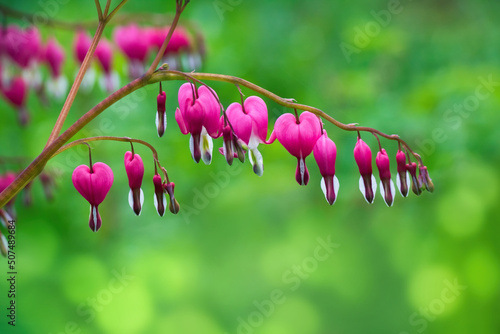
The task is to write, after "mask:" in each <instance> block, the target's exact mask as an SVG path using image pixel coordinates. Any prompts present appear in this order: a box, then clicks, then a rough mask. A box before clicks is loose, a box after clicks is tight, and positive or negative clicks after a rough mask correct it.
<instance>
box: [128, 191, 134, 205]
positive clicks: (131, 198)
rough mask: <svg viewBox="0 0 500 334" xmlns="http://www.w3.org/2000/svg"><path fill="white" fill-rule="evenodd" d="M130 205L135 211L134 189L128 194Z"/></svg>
mask: <svg viewBox="0 0 500 334" xmlns="http://www.w3.org/2000/svg"><path fill="white" fill-rule="evenodd" d="M128 205H130V208H132V210H134V196H133V195H132V189H130V190H129V192H128Z"/></svg>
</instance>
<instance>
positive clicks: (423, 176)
mask: <svg viewBox="0 0 500 334" xmlns="http://www.w3.org/2000/svg"><path fill="white" fill-rule="evenodd" d="M418 171H419V174H418V179H419V182H420V184H421V185H422V186H424V187H425V189H426V190H427V191H429V192H433V191H434V183H432V180H431V178H430V176H429V172H428V171H427V167H426V166H419V167H418Z"/></svg>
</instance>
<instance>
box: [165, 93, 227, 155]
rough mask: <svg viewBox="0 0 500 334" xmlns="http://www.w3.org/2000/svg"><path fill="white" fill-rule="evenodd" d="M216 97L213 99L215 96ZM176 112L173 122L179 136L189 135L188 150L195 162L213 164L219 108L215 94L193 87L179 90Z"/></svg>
mask: <svg viewBox="0 0 500 334" xmlns="http://www.w3.org/2000/svg"><path fill="white" fill-rule="evenodd" d="M214 95H215V96H214ZM178 99H179V108H177V110H176V111H175V120H176V121H177V123H178V124H179V128H180V130H181V132H182V134H188V133H190V134H191V138H190V140H189V148H190V150H191V156H192V157H193V160H194V161H195V162H197V163H198V162H199V161H200V159H202V160H203V162H204V163H205V164H207V165H209V164H210V163H211V162H212V149H213V143H212V138H217V137H218V136H219V126H220V124H219V116H220V107H219V103H218V101H217V99H218V97H217V94H216V93H215V92H214V91H213V90H212V91H211V90H209V88H207V87H205V86H201V87H200V88H199V89H197V88H196V87H195V86H194V85H193V84H192V83H185V84H183V85H182V86H181V87H180V88H179V95H178Z"/></svg>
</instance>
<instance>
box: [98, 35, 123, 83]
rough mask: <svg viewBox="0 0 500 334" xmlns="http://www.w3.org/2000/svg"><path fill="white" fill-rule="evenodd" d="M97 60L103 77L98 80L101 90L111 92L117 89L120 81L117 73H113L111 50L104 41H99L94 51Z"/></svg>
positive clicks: (108, 44)
mask: <svg viewBox="0 0 500 334" xmlns="http://www.w3.org/2000/svg"><path fill="white" fill-rule="evenodd" d="M95 55H96V57H97V60H98V61H99V63H100V64H101V67H102V70H103V71H104V76H103V77H102V78H101V80H100V85H101V88H102V89H104V90H106V91H108V92H113V91H115V90H117V89H118V86H119V85H120V79H119V78H118V73H116V72H114V71H113V49H112V47H111V44H110V43H109V42H108V41H107V40H106V39H104V38H103V39H101V40H100V41H99V44H98V45H97V48H96V50H95Z"/></svg>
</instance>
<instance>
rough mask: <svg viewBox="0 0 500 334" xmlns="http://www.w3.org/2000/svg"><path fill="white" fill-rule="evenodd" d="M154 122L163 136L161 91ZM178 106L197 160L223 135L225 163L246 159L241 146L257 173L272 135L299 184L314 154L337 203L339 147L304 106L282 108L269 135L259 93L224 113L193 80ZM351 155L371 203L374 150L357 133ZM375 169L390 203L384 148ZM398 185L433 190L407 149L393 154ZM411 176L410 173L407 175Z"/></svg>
mask: <svg viewBox="0 0 500 334" xmlns="http://www.w3.org/2000/svg"><path fill="white" fill-rule="evenodd" d="M157 102H158V113H157V117H156V119H157V127H158V134H159V135H160V136H161V135H162V134H163V132H164V130H165V128H166V116H165V110H166V106H165V103H166V94H165V92H163V91H161V89H160V94H159V95H158V97H157ZM178 103H179V107H178V108H177V110H176V112H175V119H176V121H177V123H178V125H179V128H180V130H181V133H182V134H185V135H187V134H189V135H190V140H189V148H190V151H191V156H192V158H193V160H194V161H195V162H197V163H198V162H199V161H200V160H202V161H203V162H204V163H205V164H210V163H211V161H212V151H213V139H216V138H219V137H221V136H222V137H223V146H222V147H221V148H220V149H219V151H220V152H221V153H222V154H223V155H224V156H225V157H226V160H227V162H228V163H229V164H232V161H233V158H234V157H238V158H240V160H241V161H244V151H245V150H246V151H248V158H249V160H250V163H251V164H252V167H253V171H254V172H255V174H257V175H259V176H262V175H263V172H264V164H263V157H262V154H261V153H260V152H259V150H258V145H259V144H271V143H273V142H274V141H275V140H276V139H278V141H279V142H280V143H281V144H282V145H283V147H284V148H285V149H286V150H287V151H288V152H289V153H290V154H291V155H293V156H294V157H295V158H297V167H296V170H295V179H296V181H297V183H298V184H300V185H307V184H308V182H309V178H310V176H309V171H308V169H307V165H306V158H307V157H308V156H309V155H310V154H311V153H313V155H314V159H315V160H316V163H317V165H318V167H319V171H320V173H321V176H322V179H321V182H320V185H321V189H322V190H323V193H324V194H325V198H326V200H327V202H328V203H329V204H330V205H332V204H333V203H335V201H336V199H337V195H338V191H339V181H338V178H337V176H336V175H335V160H336V156H337V147H336V145H335V143H334V142H333V141H332V140H331V139H330V138H329V137H328V135H327V132H326V130H324V129H323V123H322V121H321V120H320V118H319V117H318V116H316V115H315V114H313V113H311V112H308V111H305V112H302V113H301V114H300V116H299V115H298V114H297V112H295V115H294V114H291V113H285V114H283V115H281V116H280V117H279V118H278V119H277V120H276V123H275V125H274V130H273V132H272V133H271V135H270V137H269V139H267V134H268V112H267V106H266V104H265V102H264V100H262V99H261V98H260V97H258V96H250V97H248V98H246V99H245V100H244V101H243V100H242V102H241V103H239V102H235V103H232V104H230V105H229V106H228V108H227V110H226V111H225V112H223V113H222V115H221V110H223V106H222V104H221V102H220V100H219V98H218V96H217V93H216V92H215V91H214V90H213V89H212V88H209V87H208V86H205V85H202V86H200V87H197V86H196V84H194V83H193V82H188V83H185V84H183V85H182V86H181V87H180V89H179V93H178ZM354 158H355V161H356V164H357V165H358V168H359V173H360V180H359V189H360V191H361V193H362V194H363V196H364V198H365V199H366V201H367V202H368V203H373V201H374V199H375V195H376V190H377V182H376V179H375V176H374V175H373V172H372V152H371V150H370V147H369V146H368V145H367V144H366V143H365V142H364V141H363V140H362V139H361V138H360V137H358V140H357V143H356V145H355V148H354ZM375 163H376V166H377V168H378V171H379V178H380V193H381V195H382V197H383V198H384V201H385V203H386V204H387V205H388V206H392V204H393V203H394V196H395V187H394V183H393V181H392V179H391V171H390V161H389V157H388V155H387V153H386V151H385V149H383V148H381V147H380V151H379V152H378V153H377V156H376V159H375ZM397 166H398V167H397V171H398V173H397V186H398V189H399V190H400V193H401V194H402V195H403V196H404V197H406V196H407V195H408V189H409V188H408V187H409V184H410V182H411V184H412V189H413V191H414V192H415V193H416V194H420V193H421V190H422V189H427V190H429V191H432V190H433V185H432V181H431V179H430V177H429V175H428V172H427V168H426V167H425V166H421V167H419V172H420V175H419V176H418V177H417V176H416V168H417V164H416V163H411V162H409V163H408V164H407V163H406V154H405V153H404V152H403V151H401V150H400V151H399V152H398V154H397ZM410 177H411V178H410Z"/></svg>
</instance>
